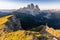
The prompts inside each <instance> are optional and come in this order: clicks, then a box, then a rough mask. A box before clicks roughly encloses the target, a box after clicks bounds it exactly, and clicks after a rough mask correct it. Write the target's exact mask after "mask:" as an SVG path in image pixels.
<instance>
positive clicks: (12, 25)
mask: <svg viewBox="0 0 60 40" xmlns="http://www.w3.org/2000/svg"><path fill="white" fill-rule="evenodd" d="M8 19H9V21H8V22H7V23H5V24H6V26H7V29H10V30H11V31H16V30H20V29H22V28H21V24H20V20H18V19H17V18H16V17H15V16H12V17H10V18H8Z"/></svg>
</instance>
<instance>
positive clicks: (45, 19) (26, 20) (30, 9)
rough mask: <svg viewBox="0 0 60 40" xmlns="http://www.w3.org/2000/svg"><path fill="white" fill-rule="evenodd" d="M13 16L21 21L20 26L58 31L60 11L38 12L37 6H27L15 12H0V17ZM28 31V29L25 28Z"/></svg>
mask: <svg viewBox="0 0 60 40" xmlns="http://www.w3.org/2000/svg"><path fill="white" fill-rule="evenodd" d="M7 14H14V15H15V16H16V17H17V18H18V19H20V20H21V24H22V26H23V27H24V26H25V27H24V28H25V29H26V28H27V27H32V26H34V27H35V26H39V25H41V24H42V25H46V23H47V24H48V25H49V26H50V27H53V28H55V29H60V10H40V9H39V6H38V5H34V4H32V3H31V4H29V5H27V7H24V8H20V9H17V10H5V11H4V10H3V11H2V10H1V12H0V16H2V15H3V16H4V15H7ZM27 29H28V28H27Z"/></svg>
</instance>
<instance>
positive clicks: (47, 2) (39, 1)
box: [0, 0, 60, 10]
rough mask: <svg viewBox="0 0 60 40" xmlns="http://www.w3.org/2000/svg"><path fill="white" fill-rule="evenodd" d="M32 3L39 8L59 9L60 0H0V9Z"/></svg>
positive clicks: (16, 7) (15, 7) (20, 6)
mask: <svg viewBox="0 0 60 40" xmlns="http://www.w3.org/2000/svg"><path fill="white" fill-rule="evenodd" d="M30 3H33V4H34V5H38V6H39V8H40V9H41V10H48V9H60V0H0V9H19V8H22V7H26V6H27V5H28V4H30Z"/></svg>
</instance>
